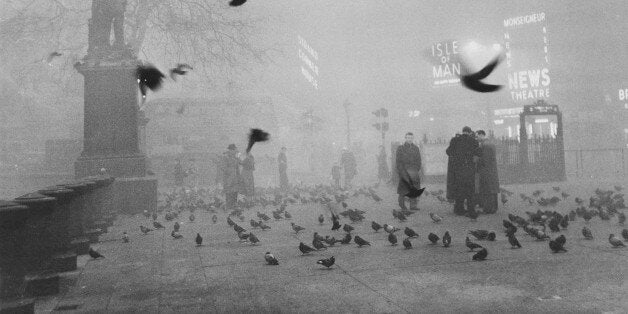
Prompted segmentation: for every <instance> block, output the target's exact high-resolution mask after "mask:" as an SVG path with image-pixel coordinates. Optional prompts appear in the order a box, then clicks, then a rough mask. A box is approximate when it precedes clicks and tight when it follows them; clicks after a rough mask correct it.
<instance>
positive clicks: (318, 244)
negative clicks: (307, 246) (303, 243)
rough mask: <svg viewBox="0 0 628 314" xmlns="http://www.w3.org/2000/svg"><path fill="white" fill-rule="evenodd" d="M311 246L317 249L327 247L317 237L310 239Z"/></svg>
mask: <svg viewBox="0 0 628 314" xmlns="http://www.w3.org/2000/svg"><path fill="white" fill-rule="evenodd" d="M312 246H313V247H314V248H315V249H317V250H322V249H326V248H327V247H326V246H325V244H323V241H321V240H319V239H316V238H315V239H314V240H312Z"/></svg>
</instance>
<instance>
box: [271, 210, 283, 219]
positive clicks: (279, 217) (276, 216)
mask: <svg viewBox="0 0 628 314" xmlns="http://www.w3.org/2000/svg"><path fill="white" fill-rule="evenodd" d="M273 218H275V220H280V219H281V218H283V217H281V214H280V213H279V212H273Z"/></svg>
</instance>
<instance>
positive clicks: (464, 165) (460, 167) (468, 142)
mask: <svg viewBox="0 0 628 314" xmlns="http://www.w3.org/2000/svg"><path fill="white" fill-rule="evenodd" d="M479 155H480V151H479V145H478V141H477V140H476V139H474V138H473V137H471V136H470V135H467V134H462V135H456V136H455V137H454V138H452V139H451V141H450V142H449V147H447V156H449V160H448V164H447V198H449V199H461V198H471V197H472V196H473V194H475V170H476V166H475V162H474V160H473V157H474V156H477V157H479Z"/></svg>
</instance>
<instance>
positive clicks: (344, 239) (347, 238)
mask: <svg viewBox="0 0 628 314" xmlns="http://www.w3.org/2000/svg"><path fill="white" fill-rule="evenodd" d="M349 243H351V234H350V233H347V234H346V235H345V237H344V238H343V239H342V240H340V244H349Z"/></svg>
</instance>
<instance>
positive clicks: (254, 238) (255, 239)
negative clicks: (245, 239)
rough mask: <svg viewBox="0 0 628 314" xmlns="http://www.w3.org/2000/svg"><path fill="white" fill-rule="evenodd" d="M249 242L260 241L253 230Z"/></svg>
mask: <svg viewBox="0 0 628 314" xmlns="http://www.w3.org/2000/svg"><path fill="white" fill-rule="evenodd" d="M249 242H251V244H253V245H255V244H256V243H258V242H259V239H258V238H257V237H256V236H255V235H254V234H253V233H252V232H249Z"/></svg>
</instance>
